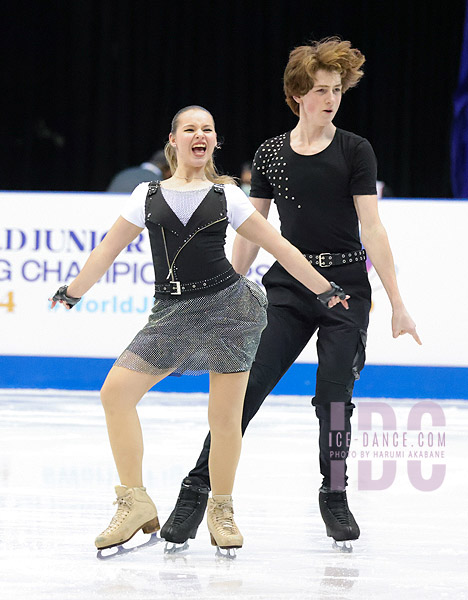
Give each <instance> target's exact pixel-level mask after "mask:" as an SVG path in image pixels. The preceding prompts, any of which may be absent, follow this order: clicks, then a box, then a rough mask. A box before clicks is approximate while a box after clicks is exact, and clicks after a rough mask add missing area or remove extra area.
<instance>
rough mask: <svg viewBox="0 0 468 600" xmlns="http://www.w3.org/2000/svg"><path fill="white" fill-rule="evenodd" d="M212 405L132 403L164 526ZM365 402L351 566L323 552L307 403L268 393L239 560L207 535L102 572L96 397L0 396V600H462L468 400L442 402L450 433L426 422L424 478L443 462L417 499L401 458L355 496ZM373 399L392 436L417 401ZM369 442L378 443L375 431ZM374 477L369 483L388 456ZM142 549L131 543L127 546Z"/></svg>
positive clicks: (104, 489) (254, 443) (240, 518)
mask: <svg viewBox="0 0 468 600" xmlns="http://www.w3.org/2000/svg"><path fill="white" fill-rule="evenodd" d="M206 402H207V398H206V396H204V395H202V394H192V395H188V396H182V395H179V394H160V393H154V392H153V393H150V394H148V395H147V397H146V398H145V399H144V400H143V401H142V403H141V407H140V417H141V421H142V426H143V432H144V438H145V459H144V476H145V485H146V487H147V488H148V491H149V493H150V494H151V496H152V497H153V499H154V501H155V503H156V505H157V507H158V512H159V515H160V518H161V521H162V522H164V520H165V519H166V518H167V516H168V515H169V513H170V511H171V510H172V508H173V504H174V502H175V500H176V497H177V494H178V489H179V486H180V481H181V479H182V478H183V477H184V476H185V475H186V473H187V471H188V470H189V468H190V467H191V466H192V465H193V463H194V461H195V459H196V457H197V456H198V452H199V450H200V447H201V443H202V441H203V439H204V436H205V433H206V430H207V425H206V422H207V417H206ZM366 402H368V401H367V400H358V401H357V404H358V409H357V410H356V411H355V416H354V417H353V427H354V429H353V445H352V449H354V450H356V452H357V454H356V457H355V458H354V459H352V460H350V461H349V469H348V473H349V476H350V485H349V487H348V500H349V503H350V506H351V509H352V510H353V512H354V515H355V517H356V519H357V521H358V523H359V525H360V527H361V532H362V534H361V538H360V539H359V540H358V541H357V542H355V543H354V552H353V553H352V554H340V553H337V552H335V551H333V550H332V548H331V540H330V538H327V537H326V535H325V527H324V525H323V522H322V520H321V518H320V514H319V510H318V503H317V495H318V488H319V486H320V475H319V469H318V441H317V439H318V426H317V421H316V417H315V414H314V411H313V409H312V408H311V406H310V399H309V398H306V397H293V396H282V397H278V396H272V397H270V398H269V399H268V400H267V401H266V403H265V405H264V407H263V408H262V409H261V411H260V413H259V414H258V415H257V417H256V418H255V420H254V421H253V422H252V424H251V426H250V427H249V429H248V431H247V433H246V436H245V440H244V447H243V452H242V457H241V462H240V466H239V470H238V475H237V480H236V486H235V490H234V502H235V509H236V521H237V523H238V525H239V527H240V529H241V531H242V533H243V535H244V538H245V543H244V547H243V548H242V549H240V550H238V551H237V558H236V559H235V560H227V559H224V558H219V557H216V556H215V549H214V548H213V547H212V546H211V545H210V538H209V534H208V531H207V528H206V523H205V522H203V523H202V524H201V526H200V528H199V531H198V535H197V538H196V539H195V540H193V541H191V542H190V547H189V550H188V551H186V552H185V553H183V554H175V555H174V554H171V555H167V554H164V552H163V546H164V544H163V543H157V544H155V545H152V546H147V547H144V548H140V549H138V550H137V551H135V552H131V553H126V554H120V555H119V556H116V557H115V558H112V559H110V560H106V561H102V560H101V561H100V560H97V558H96V551H95V548H94V545H93V541H94V537H95V536H96V535H97V533H99V532H100V531H102V530H103V529H104V528H105V527H106V526H107V524H108V522H109V520H110V518H111V516H112V515H113V514H114V510H115V507H114V506H113V505H112V502H113V500H114V492H113V486H114V485H115V484H116V483H118V481H117V478H116V472H115V468H114V464H113V460H112V455H111V452H110V448H109V445H108V441H107V434H106V430H105V421H104V415H103V411H102V409H101V406H100V403H99V397H98V394H95V393H77V392H72V393H70V392H57V391H53V392H40V391H32V392H26V391H24V390H19V391H11V390H3V391H0V447H1V451H0V478H1V486H0V598H2V599H3V598H4V599H6V600H12V599H15V600H22V599H28V600H42V599H43V600H46V599H47V600H55V599H57V600H75V599H80V600H81V599H93V598H102V599H107V598H109V599H112V600H121V599H124V598H125V599H126V598H128V599H131V600H146V599H158V600H159V599H160V600H163V599H178V598H189V599H190V600H199V599H200V600H202V599H203V600H204V599H223V600H224V599H227V600H228V599H229V598H235V599H237V598H239V599H247V598H248V599H252V600H253V599H278V600H280V599H281V600H283V599H284V600H299V599H311V600H312V599H328V598H333V599H353V598H359V599H360V600H367V599H373V598H376V599H377V598H378V599H379V600H386V599H392V600H393V599H395V598H398V599H406V598H408V599H409V598H411V599H413V598H418V599H419V598H423V599H433V598H434V599H443V598H447V599H450V600H455V599H459V598H460V599H461V598H468V576H467V571H468V568H467V567H468V543H467V533H468V518H467V508H466V502H467V498H468V495H467V491H468V484H467V465H466V461H467V450H468V402H463V401H446V400H444V401H441V402H439V405H440V406H441V407H442V409H443V413H444V415H445V418H446V425H445V426H444V427H437V428H436V427H432V425H431V423H430V419H429V420H427V419H426V421H424V424H423V426H424V431H425V433H426V434H427V432H428V431H430V430H433V431H437V432H439V433H440V432H441V431H443V432H445V434H446V435H445V446H444V447H443V448H433V450H436V449H438V450H439V451H440V452H442V451H443V452H444V455H443V458H438V459H435V460H432V459H428V460H425V459H423V463H424V464H423V469H422V472H423V475H424V477H425V478H429V477H430V475H431V469H432V463H440V464H443V465H445V468H446V474H445V478H444V481H443V483H442V485H441V486H440V487H439V488H438V489H436V490H434V491H420V490H418V489H416V488H415V487H414V485H413V484H412V483H411V482H410V480H409V477H408V473H407V464H408V460H407V458H406V457H404V458H398V459H397V460H396V476H395V479H394V481H393V483H392V484H391V485H389V486H388V487H387V489H384V490H378V491H370V490H364V489H358V488H359V486H358V468H359V457H360V454H359V453H360V452H361V451H363V450H365V449H367V450H369V447H367V448H364V442H363V438H362V432H361V433H360V432H358V431H357V416H356V413H358V411H359V410H360V409H359V406H364V405H365V403H366ZM373 402H375V400H373ZM382 402H385V403H386V404H387V405H388V406H390V407H391V410H392V411H394V413H395V415H396V419H397V423H398V428H399V430H400V434H402V432H403V431H404V430H406V429H407V426H406V423H407V417H408V414H409V411H410V410H411V408H412V407H413V406H414V405H415V404H416V401H413V400H404V401H402V400H385V401H382ZM373 431H374V432H377V433H381V432H382V428H381V427H380V426H379V423H378V420H376V422H375V424H374V425H373ZM413 433H414V432H413ZM411 439H413V438H411ZM425 449H426V450H429V448H428V447H427V445H426V446H425ZM379 450H382V448H379ZM387 450H391V448H389V449H387ZM372 468H373V469H374V471H375V477H376V478H377V477H378V473H379V469H380V470H382V468H383V463H382V459H379V458H375V459H373V462H372ZM148 539H149V536H145V535H143V534H141V533H140V534H138V535H137V536H136V537H135V538H134V540H133V542H132V543H129V544H127V546H131V545H137V544H142V543H144V542H145V541H147V540H148Z"/></svg>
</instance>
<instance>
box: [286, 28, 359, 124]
mask: <svg viewBox="0 0 468 600" xmlns="http://www.w3.org/2000/svg"><path fill="white" fill-rule="evenodd" d="M365 60H366V59H365V57H364V55H363V54H362V53H361V52H360V51H359V50H357V48H351V42H348V41H346V40H341V39H340V38H339V37H329V38H325V39H323V40H320V41H318V42H311V43H310V44H309V45H307V46H298V47H297V48H294V50H293V51H292V52H291V53H290V55H289V61H288V64H287V65H286V69H285V71H284V77H283V84H284V85H283V87H284V94H285V96H286V103H287V105H288V106H289V108H290V109H291V110H292V111H293V113H294V114H295V115H297V116H299V104H298V103H297V102H296V101H295V100H294V98H293V96H304V95H305V94H307V92H308V91H309V90H311V89H312V88H313V87H314V83H315V76H316V73H317V71H318V70H319V69H323V70H324V71H330V72H336V73H339V74H340V76H341V85H342V91H343V93H344V92H346V90H349V88H352V87H354V86H355V85H357V83H358V81H359V80H360V79H361V77H362V76H363V75H364V72H363V71H361V67H362V65H363V64H364V62H365Z"/></svg>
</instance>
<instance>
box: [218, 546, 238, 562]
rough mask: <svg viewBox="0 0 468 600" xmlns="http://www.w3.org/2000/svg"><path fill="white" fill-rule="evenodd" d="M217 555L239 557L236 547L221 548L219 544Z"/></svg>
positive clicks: (231, 557)
mask: <svg viewBox="0 0 468 600" xmlns="http://www.w3.org/2000/svg"><path fill="white" fill-rule="evenodd" d="M222 550H224V552H222ZM215 556H216V557H217V558H227V559H228V560H234V559H235V558H237V554H236V549H235V548H220V547H219V546H217V547H216V554H215Z"/></svg>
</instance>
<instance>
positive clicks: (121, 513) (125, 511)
mask: <svg viewBox="0 0 468 600" xmlns="http://www.w3.org/2000/svg"><path fill="white" fill-rule="evenodd" d="M114 504H118V508H117V512H116V513H115V515H114V516H113V517H112V520H111V522H110V523H109V525H108V527H107V529H106V530H105V531H104V532H103V534H106V533H112V532H113V531H115V530H116V529H117V528H118V527H120V525H122V523H123V522H124V521H125V519H126V518H127V517H128V515H129V513H130V509H131V507H132V504H133V499H132V497H131V496H124V497H121V498H117V500H115V502H114Z"/></svg>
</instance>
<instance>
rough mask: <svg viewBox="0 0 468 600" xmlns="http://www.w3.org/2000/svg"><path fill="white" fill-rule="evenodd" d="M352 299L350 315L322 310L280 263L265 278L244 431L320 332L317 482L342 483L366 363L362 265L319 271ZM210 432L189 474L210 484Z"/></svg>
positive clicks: (365, 295)
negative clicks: (356, 390) (355, 396)
mask: <svg viewBox="0 0 468 600" xmlns="http://www.w3.org/2000/svg"><path fill="white" fill-rule="evenodd" d="M318 270H319V271H320V272H321V273H322V274H323V275H324V277H326V278H327V279H328V280H329V281H335V283H337V284H338V285H341V287H342V288H343V289H344V290H345V291H346V293H347V294H349V295H350V296H351V298H350V300H349V310H345V309H344V308H343V306H341V305H340V306H336V307H334V308H333V309H331V310H329V309H327V308H325V307H324V306H323V305H322V304H321V303H320V302H319V301H318V300H317V298H316V296H315V294H313V293H312V292H310V291H309V290H308V289H307V288H306V287H304V286H303V285H302V284H301V283H299V282H298V281H296V280H295V279H294V278H293V277H291V275H289V274H288V273H287V272H286V271H285V270H284V269H283V268H282V267H281V266H280V265H279V264H278V263H275V264H274V265H273V266H272V267H271V269H270V270H269V271H268V272H267V273H266V274H265V276H264V278H263V283H264V285H265V288H266V290H267V296H268V303H269V304H268V325H267V327H266V328H265V329H264V331H263V333H262V337H261V340H260V345H259V347H258V350H257V354H256V357H255V361H254V363H253V365H252V369H251V373H250V377H249V383H248V386H247V392H246V396H245V401H244V411H243V415H242V434H244V432H245V430H246V428H247V425H248V424H249V422H250V420H251V419H252V418H253V417H254V416H255V414H256V413H257V411H258V409H259V408H260V406H261V405H262V403H263V401H264V400H265V398H266V397H267V396H268V394H269V393H270V392H271V391H272V389H273V388H274V387H275V385H276V384H277V383H278V381H279V380H280V379H281V377H282V376H283V375H284V374H285V373H286V371H287V370H288V369H289V367H290V366H291V365H292V364H293V362H294V361H295V360H296V358H297V357H298V355H299V354H300V353H301V351H302V350H303V348H304V347H305V346H306V344H307V343H308V342H309V340H310V338H311V337H312V335H313V334H314V333H315V331H316V330H317V329H318V340H317V354H318V369H317V377H316V388H315V397H314V398H313V399H312V404H313V406H315V412H316V415H317V417H318V419H319V424H320V435H319V445H320V472H321V473H322V475H323V485H325V486H327V487H331V488H332V489H344V487H345V486H346V480H347V477H346V458H347V455H348V451H349V442H350V439H351V415H352V413H353V408H354V404H353V403H352V400H351V399H352V393H353V387H354V382H355V380H356V379H358V378H359V373H360V371H361V369H362V368H363V366H364V362H365V345H366V331H367V326H368V323H369V311H370V306H371V301H370V295H371V290H370V285H369V280H368V278H367V272H366V266H365V263H364V262H361V263H354V264H351V265H344V266H340V267H329V268H318ZM209 451H210V434H208V436H207V437H206V439H205V443H204V446H203V450H202V452H201V454H200V456H199V458H198V461H197V464H196V466H195V468H194V469H193V470H192V471H190V475H191V476H197V477H200V478H201V479H203V480H204V481H205V482H206V483H207V484H208V485H209V482H210V480H209V472H208V457H209Z"/></svg>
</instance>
